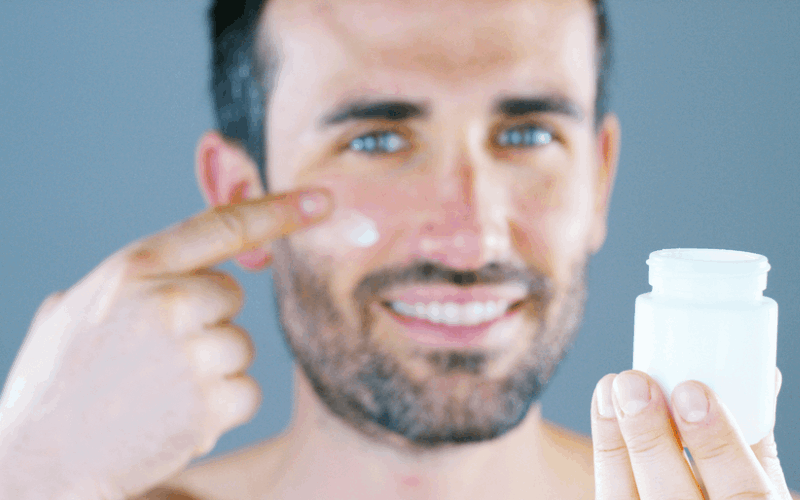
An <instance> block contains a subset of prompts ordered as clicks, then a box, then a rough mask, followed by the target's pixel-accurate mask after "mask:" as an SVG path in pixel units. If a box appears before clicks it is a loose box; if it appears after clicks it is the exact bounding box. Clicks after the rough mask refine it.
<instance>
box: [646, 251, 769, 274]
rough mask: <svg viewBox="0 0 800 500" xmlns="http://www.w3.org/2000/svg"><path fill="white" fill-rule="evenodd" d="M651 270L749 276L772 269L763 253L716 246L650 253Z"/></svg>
mask: <svg viewBox="0 0 800 500" xmlns="http://www.w3.org/2000/svg"><path fill="white" fill-rule="evenodd" d="M647 265H648V266H650V271H651V272H653V271H656V272H659V273H661V272H667V273H673V274H724V275H727V276H749V275H754V274H756V275H757V274H764V273H766V272H767V271H769V270H770V269H771V266H770V265H769V262H768V261H767V258H766V257H764V256H763V255H759V254H757V253H750V252H741V251H738V250H719V249H713V248H669V249H665V250H658V251H656V252H652V253H651V254H650V258H649V259H647Z"/></svg>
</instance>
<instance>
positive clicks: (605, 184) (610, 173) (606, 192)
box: [589, 113, 620, 254]
mask: <svg viewBox="0 0 800 500" xmlns="http://www.w3.org/2000/svg"><path fill="white" fill-rule="evenodd" d="M619 149H620V124H619V119H618V118H617V115H615V114H614V113H607V114H606V116H605V117H604V118H603V123H602V125H601V127H600V130H599V131H598V133H597V178H596V181H597V185H596V189H595V209H594V221H593V222H592V230H591V236H590V241H589V247H590V249H591V252H592V253H593V254H594V253H597V252H598V251H599V250H600V248H601V247H602V246H603V243H604V242H605V241H606V233H607V231H608V206H609V202H610V201H611V191H612V190H613V189H614V180H615V179H616V177H617V162H618V161H619Z"/></svg>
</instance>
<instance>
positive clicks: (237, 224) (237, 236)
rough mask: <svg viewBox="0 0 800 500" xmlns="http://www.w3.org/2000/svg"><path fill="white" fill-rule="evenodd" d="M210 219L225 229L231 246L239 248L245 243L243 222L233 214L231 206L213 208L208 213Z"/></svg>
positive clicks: (245, 234)
mask: <svg viewBox="0 0 800 500" xmlns="http://www.w3.org/2000/svg"><path fill="white" fill-rule="evenodd" d="M210 214H211V217H212V218H214V219H216V220H217V221H218V222H219V225H220V226H222V227H223V228H225V230H226V231H227V232H228V234H229V237H230V239H231V241H232V243H233V244H235V245H236V246H241V245H242V244H243V243H244V242H245V241H247V228H246V224H245V223H244V221H243V220H242V219H241V217H239V215H238V214H237V213H236V212H235V210H234V206H232V205H221V206H215V207H213V208H212V209H211V211H210Z"/></svg>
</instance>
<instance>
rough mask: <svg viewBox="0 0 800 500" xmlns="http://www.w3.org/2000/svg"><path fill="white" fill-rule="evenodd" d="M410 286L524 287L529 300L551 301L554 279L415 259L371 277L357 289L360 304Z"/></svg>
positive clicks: (523, 270) (501, 266)
mask: <svg viewBox="0 0 800 500" xmlns="http://www.w3.org/2000/svg"><path fill="white" fill-rule="evenodd" d="M408 285H455V286H460V287H464V288H466V287H469V286H476V285H522V286H524V287H525V289H526V290H527V295H528V298H534V299H537V300H538V301H540V302H544V303H546V302H548V301H549V300H550V298H551V297H552V295H553V280H552V279H551V278H550V277H549V276H547V275H545V274H543V273H541V272H540V271H538V270H537V269H534V268H528V267H520V266H516V265H511V264H506V263H501V262H492V263H488V264H486V265H485V266H483V267H481V268H480V269H476V270H466V271H465V270H458V269H453V268H450V267H447V266H445V265H443V264H441V263H439V262H435V261H431V260H415V261H413V262H411V263H410V264H408V265H406V266H403V267H397V266H392V267H386V268H383V269H380V270H378V271H376V272H374V273H371V274H369V275H367V276H366V277H365V278H364V279H363V280H361V282H360V283H359V284H358V286H357V287H356V289H355V292H354V294H353V295H354V298H355V299H356V301H357V303H359V304H362V305H366V304H367V302H368V301H370V300H374V299H375V298H376V297H379V296H380V295H381V294H382V293H384V292H386V291H387V290H389V289H391V288H394V287H398V286H408Z"/></svg>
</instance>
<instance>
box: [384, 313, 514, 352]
mask: <svg viewBox="0 0 800 500" xmlns="http://www.w3.org/2000/svg"><path fill="white" fill-rule="evenodd" d="M379 307H381V308H382V309H383V310H385V311H387V312H388V313H389V316H391V317H392V319H394V320H395V321H396V322H397V323H399V324H400V326H401V327H402V329H403V331H404V333H405V334H406V336H408V337H409V338H410V339H411V340H414V341H416V342H420V343H422V344H428V345H435V346H451V347H464V346H481V345H483V344H484V343H486V341H487V340H488V339H489V337H490V335H491V334H492V332H496V331H498V330H502V329H503V326H504V325H503V323H508V322H509V321H510V320H511V319H512V318H514V316H516V315H517V314H519V312H520V309H521V307H520V304H515V305H514V306H513V307H509V308H508V310H507V311H506V313H505V314H503V315H502V316H499V317H497V318H495V319H493V320H491V321H487V322H484V323H479V324H477V325H471V326H451V325H447V324H442V323H434V322H432V321H428V320H425V319H420V318H415V317H412V316H404V315H402V314H398V313H397V312H395V311H394V309H392V308H391V306H388V305H383V304H381V305H380V306H379Z"/></svg>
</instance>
